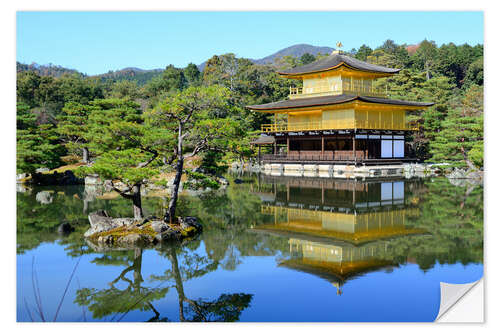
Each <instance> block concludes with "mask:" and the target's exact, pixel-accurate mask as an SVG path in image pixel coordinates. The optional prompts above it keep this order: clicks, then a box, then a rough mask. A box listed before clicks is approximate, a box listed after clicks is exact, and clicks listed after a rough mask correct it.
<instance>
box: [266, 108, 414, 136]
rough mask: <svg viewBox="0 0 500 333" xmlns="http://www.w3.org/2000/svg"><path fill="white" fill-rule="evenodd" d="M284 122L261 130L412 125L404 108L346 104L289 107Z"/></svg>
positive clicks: (382, 127)
mask: <svg viewBox="0 0 500 333" xmlns="http://www.w3.org/2000/svg"><path fill="white" fill-rule="evenodd" d="M286 119H287V120H286V122H283V123H280V122H278V123H275V124H266V125H262V131H263V132H276V131H279V132H281V131H308V130H338V129H378V130H409V129H414V126H413V125H410V124H408V123H407V121H406V111H405V110H404V109H401V108H398V107H393V108H387V107H385V108H384V107H381V106H378V107H377V106H369V107H367V106H365V105H359V103H358V104H357V105H354V106H351V107H345V108H329V109H316V110H308V111H290V112H287V113H286Z"/></svg>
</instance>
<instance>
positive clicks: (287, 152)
mask: <svg viewBox="0 0 500 333" xmlns="http://www.w3.org/2000/svg"><path fill="white" fill-rule="evenodd" d="M286 154H287V155H289V154H290V137H289V136H288V135H287V136H286Z"/></svg>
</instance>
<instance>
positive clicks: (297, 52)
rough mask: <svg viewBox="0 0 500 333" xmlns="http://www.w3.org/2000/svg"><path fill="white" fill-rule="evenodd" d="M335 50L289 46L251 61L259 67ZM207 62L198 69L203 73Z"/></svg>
mask: <svg viewBox="0 0 500 333" xmlns="http://www.w3.org/2000/svg"><path fill="white" fill-rule="evenodd" d="M333 50H335V49H333V48H331V47H328V46H314V45H309V44H296V45H292V46H289V47H287V48H284V49H282V50H279V51H278V52H275V53H273V54H271V55H268V56H267V57H264V58H260V59H250V60H251V61H252V62H253V63H255V64H259V65H265V64H272V63H273V62H274V60H275V59H276V58H281V57H284V56H294V57H297V58H300V57H302V56H303V55H304V54H306V53H310V54H312V55H317V54H318V53H322V54H325V53H327V54H330V53H332V51H333ZM205 64H206V62H203V63H201V64H199V65H198V69H199V70H200V71H203V69H204V68H205Z"/></svg>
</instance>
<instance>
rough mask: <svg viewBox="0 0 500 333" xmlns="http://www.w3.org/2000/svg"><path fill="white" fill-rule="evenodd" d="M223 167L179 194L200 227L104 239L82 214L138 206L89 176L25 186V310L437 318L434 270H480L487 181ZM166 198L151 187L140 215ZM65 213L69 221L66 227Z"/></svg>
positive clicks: (440, 273) (121, 317)
mask: <svg viewBox="0 0 500 333" xmlns="http://www.w3.org/2000/svg"><path fill="white" fill-rule="evenodd" d="M227 178H228V180H229V181H230V185H229V186H228V187H227V188H226V189H221V190H218V191H212V192H207V193H204V194H201V195H196V196H195V195H187V194H186V195H183V196H181V201H180V207H179V209H180V212H181V213H182V214H186V215H192V216H197V217H199V219H200V220H201V222H202V224H203V227H204V231H203V233H202V234H201V235H200V236H199V237H197V238H196V239H193V240H190V241H185V242H183V243H182V244H162V245H161V246H157V247H155V248H134V249H114V250H106V251H105V250H102V249H101V250H100V251H98V250H96V249H95V248H94V247H93V246H92V245H91V244H89V243H87V242H86V241H85V240H84V239H83V237H82V235H83V233H84V232H85V231H86V230H87V229H88V227H89V224H88V220H87V214H88V212H92V211H96V210H99V209H104V210H106V211H107V212H108V213H109V214H110V215H111V216H132V208H131V204H130V202H128V201H127V200H125V199H122V198H119V197H116V196H115V195H113V194H112V193H99V191H96V189H95V188H94V187H89V186H87V188H85V187H84V186H67V187H37V188H31V189H23V188H20V189H18V193H17V320H18V321H54V320H55V321H63V322H64V321H104V322H110V321H121V322H135V321H140V322H144V321H259V322H261V321H264V322H265V321H280V322H282V321H293V322H295V321H307V322H310V321H321V322H323V321H327V322H328V321H374V322H377V321H433V320H434V319H435V318H436V316H437V314H438V311H439V301H440V289H439V283H440V282H448V283H469V282H473V281H476V280H478V279H480V278H481V277H482V275H483V188H482V186H473V185H471V184H467V183H466V182H462V184H455V185H453V184H451V183H450V181H449V180H448V179H446V178H427V179H402V178H401V179H398V178H394V179H383V180H369V181H362V180H343V179H338V180H337V179H321V178H294V177H272V176H264V175H258V174H245V175H234V174H228V175H227ZM237 178H239V179H240V180H242V182H240V181H238V182H237V183H235V182H234V180H235V179H237ZM165 203H166V199H165V198H164V197H162V195H161V194H158V193H156V194H155V193H150V194H149V195H148V196H146V197H145V198H144V199H143V205H144V210H145V212H146V214H155V215H159V214H161V213H162V212H163V210H164V207H165ZM65 222H67V223H70V224H71V225H72V226H73V228H74V229H75V230H74V231H73V232H71V233H69V234H68V233H60V232H58V227H59V225H61V224H62V223H65Z"/></svg>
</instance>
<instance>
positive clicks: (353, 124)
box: [261, 119, 418, 133]
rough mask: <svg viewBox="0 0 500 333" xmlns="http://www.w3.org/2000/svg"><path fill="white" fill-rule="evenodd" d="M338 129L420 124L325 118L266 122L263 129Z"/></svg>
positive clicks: (410, 128)
mask: <svg viewBox="0 0 500 333" xmlns="http://www.w3.org/2000/svg"><path fill="white" fill-rule="evenodd" d="M337 129H379V130H396V131H417V130H418V126H417V125H416V124H414V123H405V124H401V123H399V124H398V123H394V122H392V121H368V120H355V119H343V120H323V121H313V122H300V123H293V122H292V123H281V124H279V123H276V124H264V125H262V126H261V131H262V132H264V133H275V132H300V131H318V130H337Z"/></svg>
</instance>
